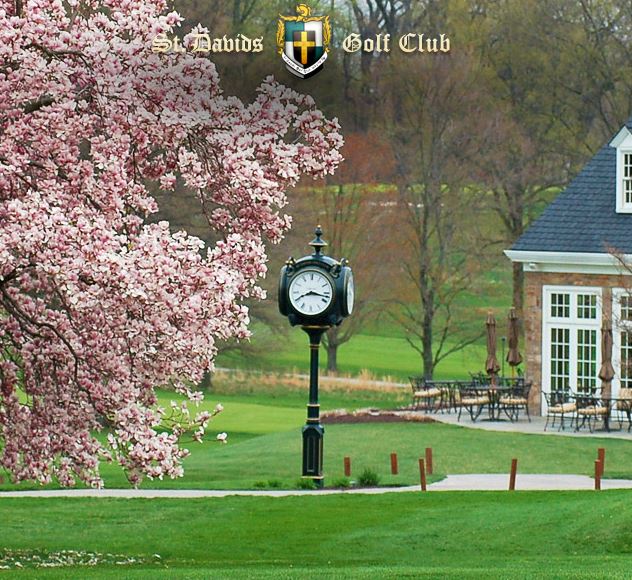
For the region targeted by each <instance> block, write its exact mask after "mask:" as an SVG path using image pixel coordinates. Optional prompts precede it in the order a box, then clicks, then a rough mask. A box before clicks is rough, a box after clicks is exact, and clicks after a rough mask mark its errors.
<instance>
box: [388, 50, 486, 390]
mask: <svg viewBox="0 0 632 580" xmlns="http://www.w3.org/2000/svg"><path fill="white" fill-rule="evenodd" d="M477 67H478V64H477V61H476V59H475V58H473V57H470V56H469V55H460V56H458V57H455V56H452V57H447V56H439V55H433V57H432V58H430V59H418V60H416V61H414V62H412V61H411V60H409V59H406V58H402V59H399V60H394V59H393V68H392V70H391V71H390V72H391V74H393V75H394V77H395V78H397V79H398V91H397V92H396V93H393V94H392V95H391V103H390V106H389V107H388V111H389V114H388V116H387V118H388V122H389V126H388V133H389V135H390V138H391V141H392V143H393V151H394V154H395V157H396V160H397V172H398V176H397V180H398V189H399V193H400V208H401V211H402V214H403V216H404V217H405V219H404V223H403V226H402V227H404V228H405V236H406V238H405V250H404V251H403V252H402V259H403V264H404V270H405V273H406V275H407V277H408V280H409V283H410V285H411V287H412V288H413V296H414V300H402V303H401V312H400V315H399V316H398V320H399V322H400V323H401V325H402V327H403V328H404V329H405V331H406V337H407V340H408V341H409V343H410V344H411V346H412V347H413V348H414V349H415V350H417V351H418V352H419V354H420V356H421V360H422V367H423V374H424V376H425V377H427V378H431V377H432V375H433V372H434V369H435V367H436V365H437V364H438V363H439V362H440V361H441V360H443V359H444V358H445V357H446V356H448V355H449V354H451V353H454V352H456V351H458V350H460V349H462V348H464V347H465V346H467V345H468V344H471V343H472V342H473V341H474V340H476V339H477V338H478V336H464V335H463V334H462V332H461V328H462V327H463V322H464V320H463V318H462V317H463V316H465V315H466V314H465V313H464V312H459V313H457V312H456V311H455V308H456V304H457V300H458V298H459V297H460V296H461V295H463V293H464V292H466V291H467V289H468V287H469V286H470V284H471V280H472V276H473V274H474V273H475V272H476V270H477V269H478V268H479V267H480V260H479V258H478V257H477V245H478V243H477V239H476V229H477V223H476V219H477V218H476V209H477V208H476V205H475V200H476V197H475V196H474V195H472V193H470V192H469V191H468V187H467V186H468V185H469V184H470V183H471V182H472V176H473V171H472V168H471V166H470V165H469V164H468V158H469V155H470V153H471V152H472V151H476V150H478V149H479V147H480V146H481V142H480V141H479V140H478V139H480V138H481V137H482V135H483V133H482V131H483V130H484V127H482V126H481V125H480V123H481V121H482V119H484V118H485V116H484V115H483V105H482V104H481V103H482V102H483V99H482V96H481V90H480V87H479V86H478V83H479V80H478V79H479V75H478V74H477Z"/></svg>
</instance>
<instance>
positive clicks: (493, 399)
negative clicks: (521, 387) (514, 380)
mask: <svg viewBox="0 0 632 580" xmlns="http://www.w3.org/2000/svg"><path fill="white" fill-rule="evenodd" d="M511 389H512V387H510V386H506V385H494V386H492V385H486V386H484V387H482V388H481V392H485V394H486V395H487V397H488V399H489V404H488V406H487V408H488V411H489V418H487V419H483V421H505V419H501V417H500V412H501V411H502V409H501V406H500V399H501V397H502V396H503V395H505V394H506V393H508V392H510V391H511Z"/></svg>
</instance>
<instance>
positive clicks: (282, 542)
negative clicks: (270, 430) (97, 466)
mask: <svg viewBox="0 0 632 580" xmlns="http://www.w3.org/2000/svg"><path fill="white" fill-rule="evenodd" d="M631 498H632V495H631V494H630V493H629V492H622V491H621V492H602V493H596V492H516V493H513V494H510V493H508V492H505V493H492V492H489V493H431V494H424V495H422V494H421V493H406V494H387V495H383V496H349V495H346V496H343V495H340V496H328V497H293V498H277V499H272V498H247V497H238V498H236V497H233V498H224V499H211V500H94V499H76V500H59V499H49V500H38V499H19V500H16V499H3V500H1V502H0V513H1V514H2V522H3V534H2V540H1V542H0V543H1V545H2V546H3V547H4V548H5V549H7V548H8V549H27V550H35V549H40V550H44V551H60V550H72V549H74V550H91V551H96V552H101V553H113V554H127V555H131V556H135V557H145V558H147V559H149V560H151V559H152V558H154V559H155V556H154V554H158V555H159V556H160V562H161V564H159V565H158V564H157V565H149V566H147V565H145V566H140V567H137V568H135V567H130V568H128V567H125V568H122V567H119V568H118V569H117V570H116V569H114V568H113V567H107V568H105V569H96V570H95V569H92V570H91V569H89V568H77V567H75V568H73V569H71V570H68V569H65V570H63V571H62V570H48V571H45V570H36V571H28V570H26V571H21V572H19V573H17V572H16V571H12V572H11V575H12V577H16V578H53V577H54V578H70V577H73V578H75V577H77V578H78V577H81V578H114V577H118V578H209V577H213V578H256V577H268V578H271V577H275V578H297V577H299V578H307V577H316V578H345V577H356V578H369V577H374V578H375V577H390V578H395V577H397V578H400V577H411V578H412V577H419V576H425V577H435V578H446V577H448V578H463V577H466V578H490V577H491V578H534V577H547V578H551V577H553V578H629V576H630V574H629V570H630V567H631V566H632V547H631V546H632V532H631V530H630V525H629V522H630V520H631V519H632V501H630V500H631ZM24 561H25V563H27V561H28V558H24Z"/></svg>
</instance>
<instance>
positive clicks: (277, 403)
mask: <svg viewBox="0 0 632 580" xmlns="http://www.w3.org/2000/svg"><path fill="white" fill-rule="evenodd" d="M215 388H216V391H215V392H212V393H209V394H208V395H207V399H206V401H205V402H204V404H203V407H207V408H212V407H213V406H214V405H215V404H216V403H217V402H220V401H221V402H222V404H223V405H224V407H225V410H224V411H223V412H222V413H221V414H220V415H218V416H217V417H216V419H215V420H214V421H213V424H212V429H211V433H213V432H215V431H227V432H228V433H229V438H228V441H229V443H228V444H226V445H223V444H220V443H217V442H215V441H213V440H212V439H213V437H212V436H211V437H210V438H209V441H207V442H205V443H203V444H192V445H191V446H190V448H191V451H192V454H191V457H190V458H188V459H187V460H186V462H185V477H184V478H183V479H179V480H167V481H145V482H144V483H143V485H142V487H143V488H173V489H187V488H189V489H196V488H197V489H203V488H207V489H208V488H215V489H236V488H240V489H252V488H258V489H261V488H266V489H270V488H273V489H276V488H295V487H296V486H297V485H298V482H299V481H300V478H299V476H300V456H301V455H300V452H301V435H300V428H301V425H302V424H303V422H304V417H305V407H304V398H305V393H302V392H300V391H299V390H294V389H285V390H284V389H282V388H278V387H277V388H274V387H263V386H261V390H257V389H246V391H244V392H241V393H240V392H238V391H237V392H235V390H234V389H233V390H232V391H230V392H222V386H221V385H219V386H216V387H215ZM370 396H371V392H370V391H363V390H361V389H349V390H347V391H342V390H341V391H336V390H333V391H331V392H325V393H323V408H324V409H329V408H334V407H339V406H345V407H347V408H354V407H355V406H368V405H369V404H370V402H371V401H370V400H367V398H368V397H370ZM172 397H173V393H164V392H163V393H161V394H160V399H161V402H163V403H164V402H166V401H167V400H168V399H169V398H172ZM389 397H392V398H394V399H396V400H397V399H398V398H399V397H398V395H397V392H396V391H392V392H390V393H384V394H383V395H382V396H381V397H378V399H379V400H380V402H381V404H382V405H384V406H387V404H388V400H389ZM176 398H177V397H176ZM466 421H467V420H466ZM426 447H432V448H433V452H434V467H435V474H434V475H433V476H431V478H430V481H433V480H437V479H440V478H442V477H443V476H444V475H446V474H456V473H507V472H508V469H509V465H510V462H511V458H513V457H517V458H518V460H519V468H518V471H519V473H540V472H544V473H547V472H548V473H578V474H590V473H591V471H592V469H593V462H594V459H595V457H596V452H597V448H598V447H605V448H606V476H612V474H614V473H616V474H617V476H619V477H626V476H627V477H630V478H632V467H631V466H632V461H631V459H632V441H628V440H617V439H605V438H601V439H600V438H598V437H586V438H574V437H565V436H556V435H526V434H519V433H500V432H490V431H482V430H475V429H468V428H466V427H460V426H451V425H443V424H439V423H368V424H332V425H327V426H326V435H325V461H324V463H325V476H326V484H327V485H332V484H336V482H339V481H340V480H341V478H342V475H343V457H344V456H349V457H351V459H352V476H351V479H352V480H354V479H356V478H357V476H358V475H359V474H360V473H361V471H362V470H363V469H364V468H366V467H369V468H371V469H372V470H374V471H375V472H376V473H378V475H379V476H380V479H381V483H382V484H386V485H406V484H414V483H417V482H418V471H417V469H418V466H417V459H418V457H420V456H423V454H424V450H425V448H426ZM393 451H395V452H397V453H398V455H399V467H400V473H399V475H396V476H394V475H390V470H389V465H390V464H389V455H390V453H391V452H393ZM103 474H104V476H105V480H106V485H107V486H108V487H127V484H126V481H125V478H124V476H123V474H122V473H121V472H120V470H119V469H117V468H115V467H114V466H111V465H106V466H104V468H103ZM15 487H16V486H14V485H12V484H8V483H5V484H4V485H3V486H2V488H3V489H15ZM17 487H19V488H21V489H25V488H27V487H31V488H32V487H34V486H32V485H31V486H26V485H21V486H17ZM631 497H632V496H631V494H630V492H629V491H607V492H593V491H585V492H523V491H518V492H513V493H510V492H431V493H425V494H424V493H422V492H404V493H387V494H383V495H351V494H344V493H341V494H336V495H326V496H320V497H319V496H318V492H313V494H310V495H307V496H299V497H281V498H271V497H236V496H232V497H226V498H208V499H188V500H185V499H152V500H149V499H106V498H103V499H101V498H1V497H0V521H2V524H3V526H2V531H3V533H2V539H1V540H0V574H1V573H2V570H3V569H6V571H5V573H6V575H7V577H10V578H38V579H39V578H45V579H48V578H64V579H66V578H117V579H120V578H132V579H133V578H152V579H153V578H165V579H167V578H169V579H170V578H192V579H203V578H231V579H232V578H238V579H240V578H419V577H428V578H511V579H513V578H541V577H546V578H629V576H630V574H629V569H630V566H631V565H632V531H631V528H630V526H629V521H630V519H631V518H632V502H631V501H630V498H631ZM62 561H63V562H65V564H66V565H64V566H59V563H60V562H62ZM36 562H39V563H40V564H41V563H42V562H43V563H44V564H45V565H46V566H49V567H35V564H36ZM79 562H84V564H82V565H80V564H79ZM115 562H120V563H119V564H116V563H115ZM87 563H90V565H88V564H87ZM50 566H54V567H50Z"/></svg>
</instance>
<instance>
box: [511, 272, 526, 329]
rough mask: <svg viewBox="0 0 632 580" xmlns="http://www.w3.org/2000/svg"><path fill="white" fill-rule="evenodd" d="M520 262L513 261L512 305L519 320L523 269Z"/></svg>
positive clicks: (521, 305) (521, 311) (522, 290)
mask: <svg viewBox="0 0 632 580" xmlns="http://www.w3.org/2000/svg"><path fill="white" fill-rule="evenodd" d="M522 267H523V264H522V262H514V263H513V307H514V308H515V309H516V314H517V315H518V318H520V320H522V319H523V314H524V313H523V307H524V270H523V268H522Z"/></svg>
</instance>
